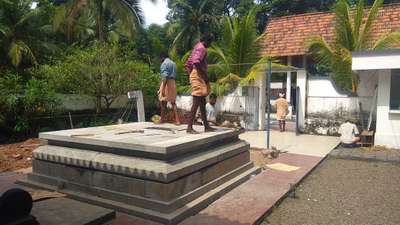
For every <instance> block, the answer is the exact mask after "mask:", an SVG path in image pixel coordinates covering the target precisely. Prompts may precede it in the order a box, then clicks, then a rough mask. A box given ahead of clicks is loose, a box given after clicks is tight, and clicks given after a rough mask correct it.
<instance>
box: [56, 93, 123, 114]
mask: <svg viewBox="0 0 400 225" xmlns="http://www.w3.org/2000/svg"><path fill="white" fill-rule="evenodd" d="M59 97H60V99H61V107H62V108H64V109H65V110H70V111H81V110H93V109H95V108H96V105H95V103H94V100H93V98H92V97H90V96H84V95H61V96H59ZM128 101H129V99H128V97H127V96H126V95H123V96H120V97H119V98H117V99H116V100H115V101H114V102H113V104H111V108H112V109H118V108H123V107H125V106H126V104H127V102H128Z"/></svg>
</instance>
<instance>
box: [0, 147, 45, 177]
mask: <svg viewBox="0 0 400 225" xmlns="http://www.w3.org/2000/svg"><path fill="white" fill-rule="evenodd" d="M39 144H40V142H39V139H29V140H26V141H24V142H20V143H14V144H6V145H0V173H1V172H6V171H14V170H19V169H24V168H29V167H31V166H32V151H33V150H34V149H36V148H37V147H38V146H39Z"/></svg>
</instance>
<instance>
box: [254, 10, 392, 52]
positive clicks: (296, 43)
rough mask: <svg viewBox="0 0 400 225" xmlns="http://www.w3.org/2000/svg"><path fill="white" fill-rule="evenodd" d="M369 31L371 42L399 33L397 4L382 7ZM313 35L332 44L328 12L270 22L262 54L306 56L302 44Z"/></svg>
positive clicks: (332, 20) (332, 22) (332, 21)
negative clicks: (319, 36) (388, 34)
mask: <svg viewBox="0 0 400 225" xmlns="http://www.w3.org/2000/svg"><path fill="white" fill-rule="evenodd" d="M365 14H367V13H365ZM371 29H372V32H371V34H372V36H371V42H374V41H375V40H377V39H379V37H381V36H382V35H385V34H387V33H390V32H393V31H399V30H400V4H391V5H385V6H383V7H381V9H380V10H379V15H378V17H377V18H376V20H375V22H374V23H373V25H372V28H371ZM313 35H321V36H322V37H324V38H325V40H326V41H327V42H328V43H332V42H333V41H334V35H335V15H334V14H333V13H331V12H318V13H307V14H301V15H293V16H284V17H277V18H272V19H271V20H270V22H269V23H268V24H267V27H266V29H265V36H264V38H263V40H262V42H261V45H262V51H261V53H262V55H269V56H275V57H284V56H301V55H305V54H307V47H306V43H305V42H306V40H307V38H309V37H310V36H313Z"/></svg>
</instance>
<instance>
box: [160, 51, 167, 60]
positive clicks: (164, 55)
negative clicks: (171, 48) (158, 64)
mask: <svg viewBox="0 0 400 225" xmlns="http://www.w3.org/2000/svg"><path fill="white" fill-rule="evenodd" d="M168 57H169V55H168V53H166V52H161V53H160V58H162V59H165V58H168Z"/></svg>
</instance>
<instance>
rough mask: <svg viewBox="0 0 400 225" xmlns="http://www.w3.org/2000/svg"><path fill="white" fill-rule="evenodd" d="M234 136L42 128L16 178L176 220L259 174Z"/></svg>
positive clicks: (181, 129)
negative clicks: (23, 172) (27, 166)
mask: <svg viewBox="0 0 400 225" xmlns="http://www.w3.org/2000/svg"><path fill="white" fill-rule="evenodd" d="M195 129H197V130H199V131H201V130H202V128H201V127H195ZM238 135H239V134H238V132H236V131H233V130H228V129H222V128H220V129H218V130H217V131H215V132H210V133H200V134H195V135H189V134H186V126H184V125H182V126H175V125H172V124H162V125H155V124H152V123H130V124H123V125H113V126H103V127H94V128H84V129H72V130H64V131H56V132H48V133H41V134H40V136H39V137H40V138H41V139H42V140H43V145H42V146H40V147H39V148H38V149H36V150H35V151H34V152H33V171H32V173H31V174H29V175H28V178H27V179H26V180H22V181H20V183H22V184H24V185H29V186H34V187H39V188H44V189H50V190H57V191H59V192H63V193H66V194H68V195H69V196H70V197H72V198H75V199H78V200H82V201H86V202H89V203H93V204H98V205H101V206H105V207H108V208H112V209H116V210H118V211H122V212H125V213H129V214H132V215H135V216H139V217H144V218H146V219H150V220H154V221H158V222H161V223H165V224H176V223H178V222H179V221H182V220H183V219H185V218H186V217H188V216H191V215H193V214H195V213H197V212H198V211H200V210H201V209H202V208H204V207H206V206H207V205H208V204H210V203H211V202H212V201H214V200H216V199H218V198H219V197H220V196H221V195H223V194H224V193H226V192H227V191H229V190H231V189H233V188H234V187H236V186H238V185H239V184H241V183H243V182H245V181H246V180H247V179H249V178H250V177H251V175H253V174H256V173H258V172H259V171H260V169H259V168H256V167H254V166H253V163H252V162H251V161H250V155H249V149H250V146H249V144H248V143H246V142H245V141H242V140H240V139H239V137H238Z"/></svg>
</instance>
